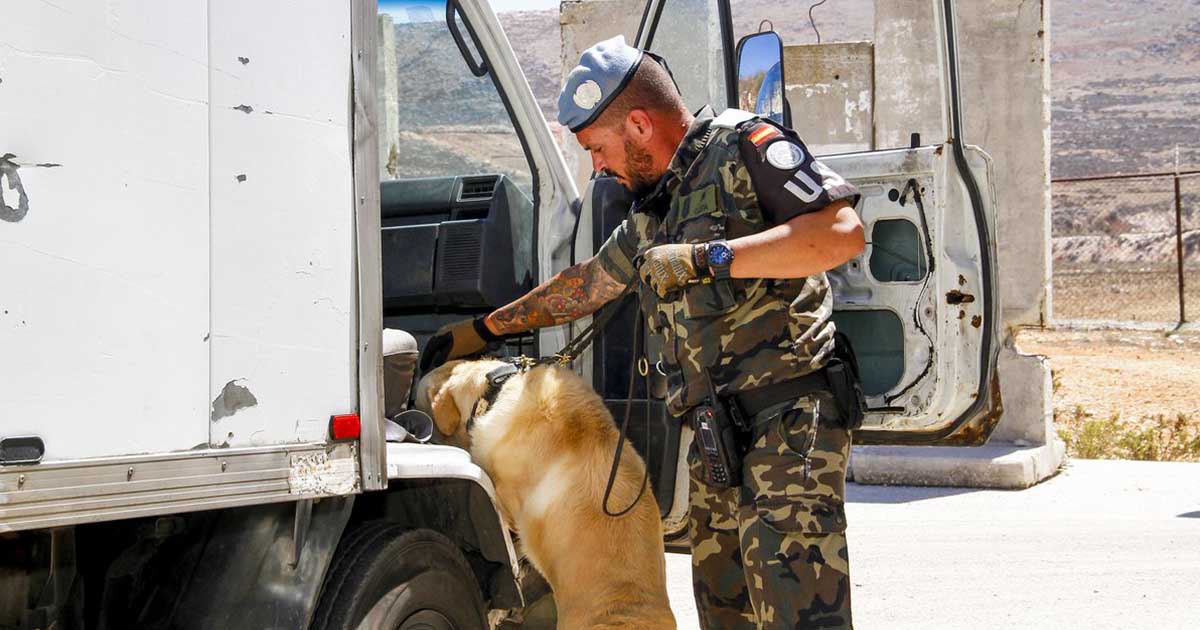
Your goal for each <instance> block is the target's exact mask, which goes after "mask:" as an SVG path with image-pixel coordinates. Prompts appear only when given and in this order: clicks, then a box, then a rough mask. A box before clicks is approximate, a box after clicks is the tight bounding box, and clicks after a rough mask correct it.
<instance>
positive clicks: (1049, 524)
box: [667, 461, 1200, 630]
mask: <svg viewBox="0 0 1200 630" xmlns="http://www.w3.org/2000/svg"><path fill="white" fill-rule="evenodd" d="M847 492H848V494H849V500H850V504H849V506H848V508H847V511H848V512H849V514H848V517H849V522H850V530H849V536H850V557H851V567H852V570H853V580H854V592H853V593H854V614H855V626H856V627H857V628H859V630H872V629H875V628H887V629H889V630H890V629H898V628H921V629H922V630H925V629H929V628H969V629H971V630H984V629H989V628H1053V629H1055V630H1059V629H1065V628H1082V629H1086V630H1104V629H1108V628H1114V629H1115V628H1121V629H1130V628H1136V629H1142V628H1145V629H1155V630H1157V629H1175V628H1179V629H1185V628H1186V629H1200V464H1168V463H1142V462H1109V461H1074V462H1071V463H1070V464H1069V465H1068V467H1067V469H1066V470H1065V471H1064V472H1062V473H1061V474H1059V475H1058V476H1057V477H1055V478H1053V479H1051V480H1049V481H1047V482H1045V483H1043V484H1041V485H1039V486H1036V487H1034V488H1031V489H1029V490H1024V491H1020V492H1004V491H982V490H966V489H955V488H908V487H882V486H859V485H853V484H852V485H851V487H850V488H849V489H848V491H847ZM688 561H689V558H688V557H687V556H678V555H669V556H668V557H667V573H668V576H667V579H668V585H669V588H670V595H671V603H672V606H673V608H674V609H675V614H676V617H677V619H678V621H679V627H680V628H681V629H682V628H696V627H698V623H697V621H696V611H695V606H694V604H693V603H692V600H691V585H690V579H691V576H690V567H689V564H688Z"/></svg>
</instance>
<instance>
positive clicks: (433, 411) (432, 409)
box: [415, 359, 504, 448]
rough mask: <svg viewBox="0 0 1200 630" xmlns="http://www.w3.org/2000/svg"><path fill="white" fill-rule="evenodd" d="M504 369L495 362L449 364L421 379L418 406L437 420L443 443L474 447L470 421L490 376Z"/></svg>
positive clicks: (417, 399) (485, 360)
mask: <svg viewBox="0 0 1200 630" xmlns="http://www.w3.org/2000/svg"><path fill="white" fill-rule="evenodd" d="M501 365H504V363H503V362H502V361H496V360H493V359H484V360H480V361H449V362H447V363H445V364H443V365H441V366H439V367H438V368H437V369H434V370H433V371H431V372H429V373H428V374H426V375H425V376H423V377H422V378H421V381H420V382H419V383H418V384H417V391H416V395H415V406H416V408H417V409H420V410H421V411H424V412H425V413H427V414H429V416H430V417H431V418H433V424H434V426H436V427H437V430H438V433H440V434H441V435H442V437H443V438H444V439H443V440H442V442H443V443H446V444H450V445H453V446H459V447H462V448H467V447H468V446H470V436H468V435H467V420H468V419H469V418H470V415H471V412H472V411H473V410H474V409H475V403H476V401H478V400H479V399H480V398H482V397H483V394H484V392H486V391H487V387H488V380H487V375H488V372H491V371H492V370H494V369H496V368H497V367H499V366H501Z"/></svg>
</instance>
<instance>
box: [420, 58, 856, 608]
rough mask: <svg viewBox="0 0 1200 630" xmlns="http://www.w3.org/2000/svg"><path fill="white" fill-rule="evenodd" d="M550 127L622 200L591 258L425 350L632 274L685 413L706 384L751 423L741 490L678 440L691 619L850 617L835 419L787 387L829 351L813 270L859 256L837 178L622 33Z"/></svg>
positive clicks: (783, 134) (591, 293) (557, 315)
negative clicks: (685, 493)
mask: <svg viewBox="0 0 1200 630" xmlns="http://www.w3.org/2000/svg"><path fill="white" fill-rule="evenodd" d="M559 111H560V122H562V123H563V124H564V125H566V126H568V127H569V128H570V129H571V131H573V132H574V133H575V134H576V137H577V138H578V140H579V141H580V143H581V144H582V145H583V146H584V148H585V149H587V150H588V151H589V152H590V153H591V155H592V162H593V166H594V168H595V170H596V171H597V172H600V173H606V174H610V175H613V176H615V177H617V179H618V180H619V181H620V182H621V183H622V184H623V185H625V186H626V187H627V188H629V189H630V190H631V191H633V192H634V194H635V197H636V198H637V202H636V203H635V205H634V207H633V209H632V210H631V212H630V215H629V216H628V218H627V219H626V220H625V221H624V222H623V223H622V224H621V225H620V226H619V227H618V228H617V229H616V230H615V231H614V232H613V234H612V235H611V236H610V237H609V239H608V241H607V242H606V243H605V244H604V245H603V246H602V247H601V249H600V251H599V252H598V253H597V255H596V256H595V257H594V258H592V259H590V260H588V261H585V262H583V263H580V264H579V265H576V266H574V267H571V268H569V269H566V270H564V271H563V272H562V273H560V274H558V275H557V276H555V277H554V278H553V279H551V280H550V281H548V282H547V283H545V284H543V285H541V286H539V287H537V288H535V289H534V290H533V291H531V292H530V293H529V294H528V295H526V296H524V297H522V298H521V299H519V300H517V301H516V302H514V303H513V304H510V305H508V306H505V307H503V308H501V309H498V310H496V311H495V312H493V313H491V314H490V315H488V316H487V317H485V318H479V319H477V320H474V321H472V322H463V323H460V324H455V325H451V326H448V327H447V328H446V329H444V330H443V331H441V332H440V333H439V335H438V336H436V337H435V338H434V339H433V340H431V342H430V345H429V346H428V347H427V348H426V354H427V355H437V356H435V357H433V358H428V359H427V363H434V362H437V361H440V360H442V358H443V357H449V358H453V357H457V356H466V355H469V354H472V353H474V352H477V351H479V350H480V349H481V348H483V347H484V346H485V345H486V343H487V342H488V341H493V340H496V339H499V338H501V337H502V336H504V335H509V334H514V333H519V332H522V331H526V330H530V329H533V328H537V327H540V326H548V325H554V324H560V323H563V322H566V321H570V320H573V319H576V318H578V317H582V316H584V315H586V314H588V313H591V312H594V311H595V310H596V309H598V308H599V307H600V306H602V305H603V304H605V303H607V302H609V301H611V300H612V299H614V298H615V297H617V296H619V295H620V294H621V292H622V289H623V288H624V287H625V286H626V285H627V284H629V283H631V282H638V284H639V292H640V295H641V303H642V311H643V314H644V315H645V317H646V320H647V323H648V325H649V329H650V330H651V331H652V332H653V334H655V335H657V336H658V337H659V340H660V341H661V345H660V347H662V348H663V351H662V356H661V357H650V360H651V362H655V361H658V362H659V363H660V365H661V367H662V369H663V371H664V372H665V373H666V376H667V385H668V393H667V406H668V409H669V410H670V412H671V413H672V414H674V415H676V416H679V417H680V419H681V421H687V420H688V416H689V412H690V411H691V410H692V409H693V408H695V407H696V406H697V405H700V404H702V403H706V402H712V401H708V400H707V398H708V395H709V385H708V384H709V379H711V383H712V385H713V386H714V388H715V390H716V392H717V395H718V397H719V398H721V399H722V400H723V401H725V402H727V403H730V404H737V405H738V406H739V407H741V408H742V409H744V410H745V411H746V412H747V413H746V415H747V416H749V418H748V419H749V423H748V424H750V425H751V426H752V429H751V430H750V432H749V434H748V435H745V436H744V438H743V440H744V442H746V443H745V444H744V445H743V447H744V449H745V455H744V459H743V465H742V470H741V477H740V483H739V484H737V485H733V486H732V487H728V488H724V489H721V488H719V487H716V486H714V485H711V484H708V483H705V480H704V479H705V477H704V475H703V472H702V465H701V462H700V460H699V456H698V455H697V449H696V446H695V444H693V447H692V451H691V452H690V453H689V464H690V466H691V470H692V475H691V496H690V500H691V515H690V522H689V535H690V540H691V546H692V567H693V579H694V584H695V596H696V603H697V608H698V609H699V613H700V618H701V623H702V624H703V626H704V627H705V628H755V627H757V628H849V627H851V618H850V578H849V556H848V552H847V546H846V536H845V528H846V517H845V509H844V496H845V473H846V461H847V458H848V456H849V451H850V432H849V430H847V429H846V428H845V427H844V425H843V422H842V419H841V418H840V417H839V414H838V412H837V411H836V408H837V406H836V405H835V404H834V401H833V400H832V397H831V395H830V394H828V393H827V392H825V391H814V390H813V389H812V388H811V387H808V388H804V387H802V386H801V385H800V383H802V382H811V379H809V380H808V381H804V380H803V377H805V376H806V375H811V374H814V373H816V372H818V371H820V370H822V369H823V368H824V366H825V364H826V361H827V360H828V358H829V356H830V354H831V353H832V352H833V348H834V332H835V331H834V325H833V323H832V321H831V320H830V315H831V314H832V306H833V298H832V295H831V293H830V289H829V283H828V281H827V280H826V277H825V274H824V272H825V271H826V270H828V269H832V268H833V267H836V266H837V265H840V264H842V263H843V262H845V261H846V260H849V259H850V258H852V257H853V256H855V255H857V254H858V253H859V252H861V251H862V248H863V235H862V226H861V224H860V223H859V220H858V217H857V215H856V214H855V213H854V210H853V207H852V201H853V199H854V198H855V197H856V195H857V193H856V191H855V189H854V188H853V186H851V185H849V184H847V183H846V182H845V181H844V180H842V179H841V178H840V177H838V176H837V174H835V173H833V172H832V171H831V170H829V169H828V168H827V167H825V166H824V165H823V164H821V163H820V162H818V161H816V160H814V159H813V157H812V156H811V155H809V153H808V151H807V149H806V148H805V147H804V145H803V144H802V143H801V142H800V140H799V139H798V138H797V137H796V135H795V133H794V132H792V131H791V130H788V129H786V128H783V127H780V126H776V125H774V124H773V123H770V122H767V121H764V120H761V119H759V118H757V117H754V116H753V115H751V114H748V113H746V112H740V111H738V110H728V111H726V112H725V113H723V114H722V115H720V116H716V117H714V115H713V112H712V110H711V109H710V108H707V107H706V108H704V109H702V110H700V111H699V112H698V113H697V114H695V115H692V114H690V113H689V112H688V111H687V109H686V108H685V107H684V105H683V102H682V98H681V96H680V94H679V92H678V88H677V87H676V86H675V84H674V82H673V81H672V80H671V78H670V75H669V73H668V72H667V71H666V69H665V64H663V63H662V61H661V60H660V59H658V58H657V57H654V56H653V55H651V54H649V53H643V52H642V51H639V50H636V49H633V48H630V47H629V46H626V45H625V42H624V40H623V39H622V38H615V39H613V40H609V41H606V42H601V43H599V44H597V45H596V46H594V47H593V48H591V49H589V50H588V51H586V52H585V53H584V55H583V57H582V58H581V60H580V65H579V66H578V67H576V68H575V70H573V71H572V72H571V74H570V75H569V76H568V78H567V81H566V85H565V86H564V87H563V93H562V95H561V96H560V99H559Z"/></svg>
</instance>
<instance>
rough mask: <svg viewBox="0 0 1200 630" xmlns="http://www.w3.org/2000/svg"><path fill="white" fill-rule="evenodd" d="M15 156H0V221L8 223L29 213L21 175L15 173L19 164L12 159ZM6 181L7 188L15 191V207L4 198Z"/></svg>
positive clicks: (9, 154) (27, 198) (27, 199)
mask: <svg viewBox="0 0 1200 630" xmlns="http://www.w3.org/2000/svg"><path fill="white" fill-rule="evenodd" d="M15 157H17V156H15V155H13V154H12V153H5V154H4V155H3V156H0V221H6V222H8V223H17V222H18V221H20V220H21V219H24V218H25V215H27V214H29V195H27V194H25V186H24V185H23V184H21V176H20V175H18V174H17V169H19V168H21V166H20V165H19V164H17V163H16V162H14V161H13V158H15ZM6 181H7V182H8V189H9V190H10V191H14V192H16V193H17V199H16V204H17V205H16V206H15V207H14V206H10V205H8V200H6V199H5V198H4V182H6Z"/></svg>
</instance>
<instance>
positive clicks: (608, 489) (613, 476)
mask: <svg viewBox="0 0 1200 630" xmlns="http://www.w3.org/2000/svg"><path fill="white" fill-rule="evenodd" d="M630 286H632V285H630ZM626 292H628V288H626ZM614 310H615V309H614ZM641 324H642V322H641V321H640V320H639V317H637V316H635V317H634V318H633V353H632V355H633V360H632V362H631V365H630V366H629V394H628V396H627V397H626V398H625V417H624V418H622V419H621V431H620V436H619V437H618V438H617V450H616V452H615V453H613V463H612V468H611V469H610V470H609V471H608V483H607V484H606V485H605V486H604V500H603V502H602V503H601V507H602V508H603V509H604V514H605V515H606V516H611V517H613V518H617V517H620V516H625V515H626V514H628V513H629V512H630V511H632V510H633V508H634V506H636V505H637V503H638V501H641V500H642V495H643V494H645V493H646V486H647V485H649V484H648V483H647V482H649V480H650V462H643V464H644V465H645V470H644V472H643V474H642V485H641V487H640V488H639V489H638V493H637V496H636V497H634V498H633V501H630V502H629V505H628V506H626V507H625V509H623V510H621V511H620V512H613V511H612V510H610V509H608V499H609V497H611V496H612V489H613V484H614V483H616V481H617V469H618V468H619V467H620V465H621V453H622V452H623V451H624V450H625V435H626V434H627V433H628V429H629V416H630V412H631V411H632V410H633V383H634V374H636V373H637V372H638V371H639V370H638V368H637V362H638V357H639V356H640V355H641V353H642V348H641V345H642V325H641ZM647 374H648V373H647ZM643 377H645V375H643ZM646 385H647V389H646V412H645V416H646V418H645V420H646V444H647V445H649V444H650V390H649V383H648V382H647V384H646Z"/></svg>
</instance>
